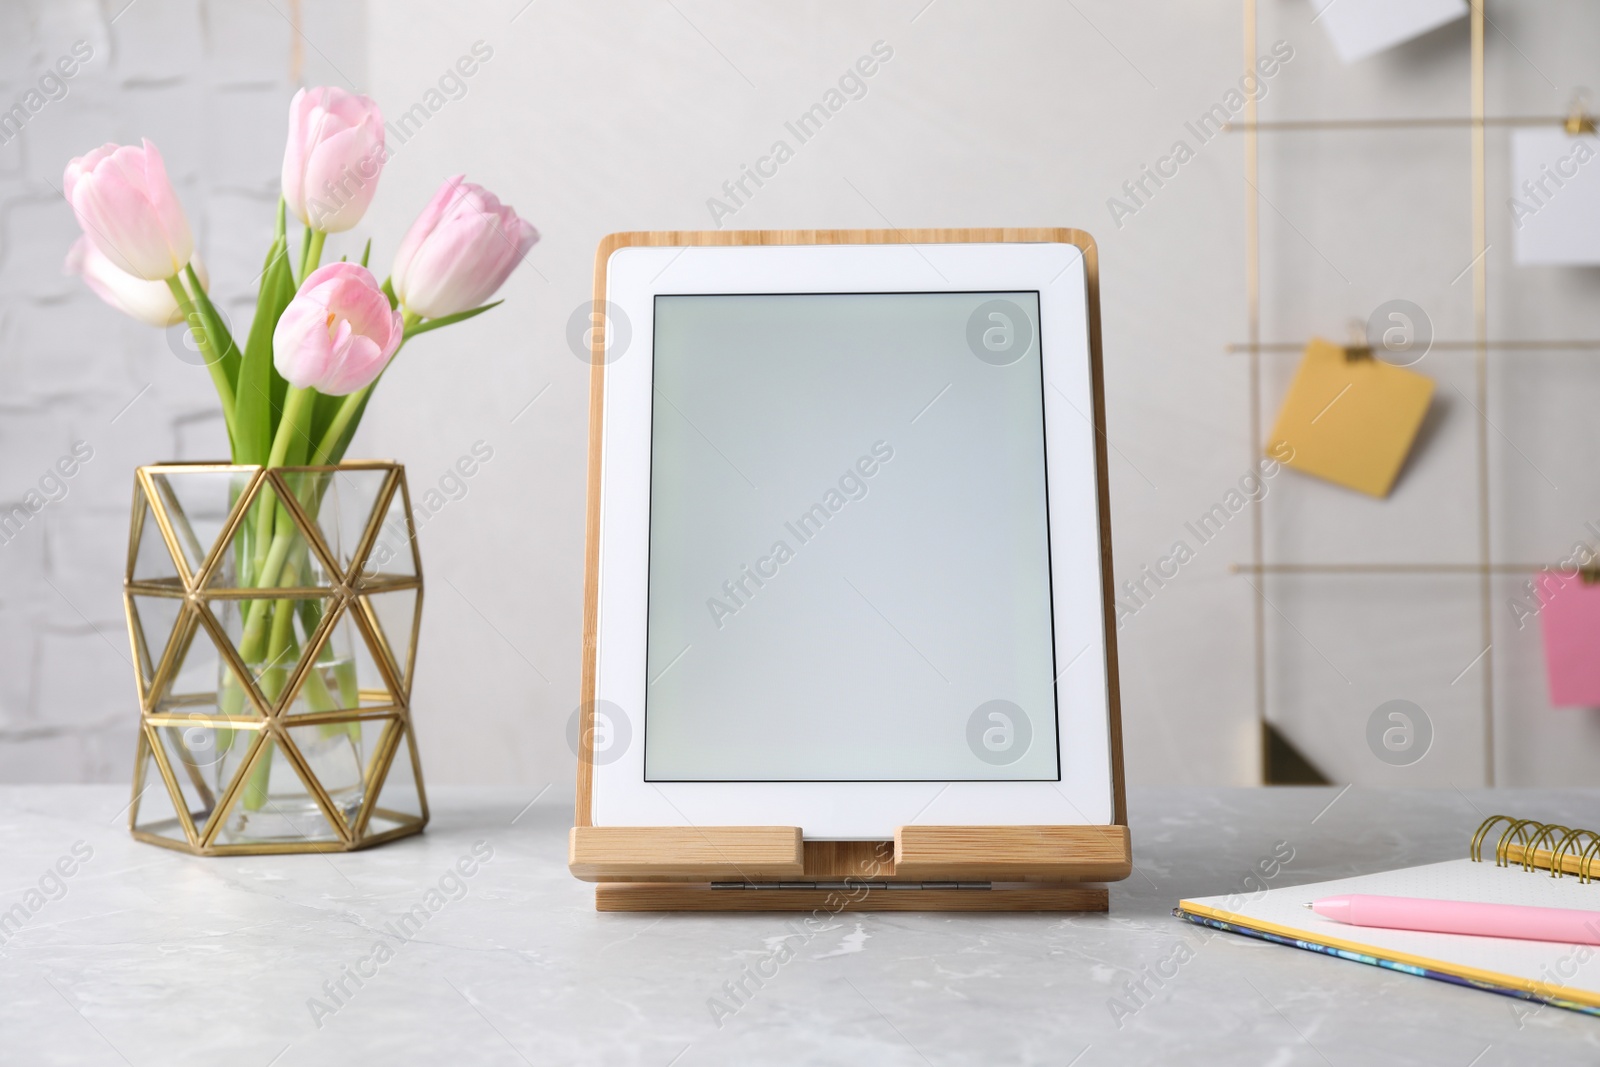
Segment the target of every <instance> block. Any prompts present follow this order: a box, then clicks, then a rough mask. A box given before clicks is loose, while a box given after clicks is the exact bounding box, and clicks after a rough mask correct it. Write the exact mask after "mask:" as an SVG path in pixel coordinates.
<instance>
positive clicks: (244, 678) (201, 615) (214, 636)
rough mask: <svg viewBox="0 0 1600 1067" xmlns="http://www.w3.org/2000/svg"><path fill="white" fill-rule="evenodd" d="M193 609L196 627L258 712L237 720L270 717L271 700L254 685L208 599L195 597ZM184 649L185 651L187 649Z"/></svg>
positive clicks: (191, 635) (253, 720) (253, 680)
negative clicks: (202, 633)
mask: <svg viewBox="0 0 1600 1067" xmlns="http://www.w3.org/2000/svg"><path fill="white" fill-rule="evenodd" d="M219 599H220V598H219ZM194 611H195V618H196V620H197V623H198V627H197V629H204V630H205V631H206V633H207V634H208V635H209V636H210V638H211V643H212V644H213V645H215V646H216V649H217V656H218V657H219V658H220V659H221V660H222V662H223V663H225V664H227V666H228V670H229V672H230V673H232V674H233V677H234V680H235V681H237V682H238V683H239V686H240V688H241V689H243V690H244V693H245V696H246V697H248V698H249V700H250V703H252V704H254V705H255V708H256V711H257V712H258V713H259V714H258V717H257V718H254V719H240V720H237V721H243V722H259V721H260V720H261V719H266V718H270V717H271V715H272V701H270V700H268V699H267V695H266V694H265V693H263V692H262V691H261V687H260V686H258V685H256V680H255V678H254V677H253V676H252V675H251V673H250V668H249V666H248V665H247V664H246V663H245V662H244V660H243V659H241V658H239V650H238V649H236V648H234V647H233V639H232V638H230V637H229V636H228V632H227V630H225V629H224V628H223V626H222V623H221V622H220V621H218V619H217V617H216V615H215V614H213V613H212V611H211V604H210V601H209V599H208V598H205V597H201V598H198V599H196V600H195V602H194ZM189 640H190V641H193V640H194V634H193V633H191V634H190V635H189ZM185 651H186V652H187V650H185Z"/></svg>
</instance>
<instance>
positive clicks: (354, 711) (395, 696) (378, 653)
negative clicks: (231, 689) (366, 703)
mask: <svg viewBox="0 0 1600 1067" xmlns="http://www.w3.org/2000/svg"><path fill="white" fill-rule="evenodd" d="M330 599H331V600H332V606H331V607H330V608H329V609H328V610H327V611H326V612H324V613H323V616H322V622H321V624H319V625H318V626H317V629H316V632H315V633H314V634H313V635H312V636H311V637H310V638H307V640H306V644H305V649H304V650H303V651H302V652H301V653H300V661H299V662H298V663H296V664H295V669H294V673H293V674H291V675H290V676H289V679H288V681H286V682H285V683H284V686H283V693H282V694H281V695H280V696H279V698H278V703H277V705H276V706H275V707H274V708H273V709H272V717H273V718H274V719H282V720H283V721H284V723H285V724H292V725H294V726H309V725H311V724H313V723H318V722H349V721H351V720H353V719H356V718H361V717H367V718H370V717H371V714H372V713H373V712H386V711H393V710H397V709H399V708H401V707H403V706H404V705H405V704H406V702H407V698H408V696H409V694H407V693H405V692H404V691H403V690H402V689H401V687H400V686H399V685H397V684H396V681H395V676H394V674H393V672H392V671H391V669H390V665H389V664H388V662H387V654H386V652H385V651H384V650H383V649H382V648H381V647H380V646H381V645H382V644H383V642H382V641H381V639H378V638H376V637H375V635H374V632H373V631H371V630H369V625H370V624H369V623H368V621H367V620H366V618H365V617H364V613H363V612H361V611H356V610H354V609H353V605H354V604H355V603H356V601H355V599H354V598H353V597H333V598H330ZM345 614H349V616H350V618H351V621H353V622H354V623H355V625H356V630H357V631H358V632H359V633H360V634H361V640H362V641H363V642H365V643H366V646H367V653H368V654H369V655H370V656H371V657H372V662H373V664H374V665H376V666H377V668H378V673H379V674H380V675H382V676H383V684H384V687H385V688H386V689H387V690H388V697H389V699H388V701H387V702H385V703H384V704H382V705H380V706H374V707H371V708H362V707H354V708H337V709H335V710H333V711H325V712H310V713H307V714H302V715H290V714H288V711H289V708H290V707H291V706H293V704H294V702H295V698H296V697H298V696H299V695H300V690H301V689H303V688H304V687H305V684H306V679H307V678H308V677H309V676H310V674H311V671H312V669H313V668H314V666H315V665H316V658H317V656H318V655H319V654H320V653H321V652H322V650H323V648H325V647H326V646H327V644H328V642H329V641H331V640H332V639H333V631H334V629H335V628H336V627H337V626H338V625H339V622H340V620H341V618H342V617H343V616H344V615H345Z"/></svg>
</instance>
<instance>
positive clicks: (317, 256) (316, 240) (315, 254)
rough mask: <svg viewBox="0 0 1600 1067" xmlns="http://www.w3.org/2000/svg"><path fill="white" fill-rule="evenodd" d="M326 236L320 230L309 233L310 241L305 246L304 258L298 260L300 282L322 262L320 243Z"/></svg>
mask: <svg viewBox="0 0 1600 1067" xmlns="http://www.w3.org/2000/svg"><path fill="white" fill-rule="evenodd" d="M327 239H328V235H327V234H325V233H323V232H322V231H321V230H312V231H311V241H310V243H309V244H307V245H306V249H305V253H306V254H305V256H304V257H303V258H302V259H301V260H300V281H301V282H304V281H305V280H306V275H308V274H310V273H311V272H312V271H314V270H316V269H317V264H319V263H321V262H322V242H324V241H326V240H327Z"/></svg>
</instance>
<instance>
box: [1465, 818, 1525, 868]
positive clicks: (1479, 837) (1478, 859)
mask: <svg viewBox="0 0 1600 1067" xmlns="http://www.w3.org/2000/svg"><path fill="white" fill-rule="evenodd" d="M1502 821H1504V822H1516V821H1517V820H1515V819H1513V818H1512V817H1511V816H1509V815H1491V816H1489V817H1488V818H1487V819H1485V820H1483V822H1482V823H1481V824H1479V826H1478V832H1477V833H1475V834H1473V835H1472V851H1471V853H1470V855H1471V856H1472V862H1473V863H1482V862H1483V839H1484V837H1485V836H1487V835H1488V833H1489V831H1490V829H1492V828H1493V827H1494V824H1495V823H1497V822H1502Z"/></svg>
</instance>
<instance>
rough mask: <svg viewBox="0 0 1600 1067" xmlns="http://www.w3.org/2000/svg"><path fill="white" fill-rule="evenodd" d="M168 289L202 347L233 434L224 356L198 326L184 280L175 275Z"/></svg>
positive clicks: (231, 395) (223, 412) (169, 281)
mask: <svg viewBox="0 0 1600 1067" xmlns="http://www.w3.org/2000/svg"><path fill="white" fill-rule="evenodd" d="M167 288H168V289H171V290H172V299H174V300H176V301H177V302H178V310H179V311H180V312H182V313H183V321H184V323H185V324H186V325H187V326H188V327H189V333H190V334H191V335H192V336H193V337H194V341H195V344H197V345H198V346H199V347H200V354H201V356H203V357H204V358H205V361H206V369H207V370H209V371H210V372H211V381H212V382H213V383H215V385H216V387H217V396H218V397H219V398H220V399H221V400H222V418H223V421H225V422H226V423H227V424H228V433H229V435H230V437H231V435H232V433H233V383H232V382H230V381H228V372H227V370H226V369H225V368H224V367H223V366H222V354H221V353H220V352H218V351H217V350H216V348H215V346H213V345H212V343H211V340H210V338H208V337H207V336H206V331H205V327H204V326H201V325H198V324H199V322H200V315H199V313H198V312H196V311H195V309H194V301H193V300H191V299H190V298H189V291H188V290H187V289H185V288H184V287H183V282H182V280H181V279H180V278H179V277H178V275H176V274H174V275H173V276H172V277H170V278H168V279H167Z"/></svg>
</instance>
